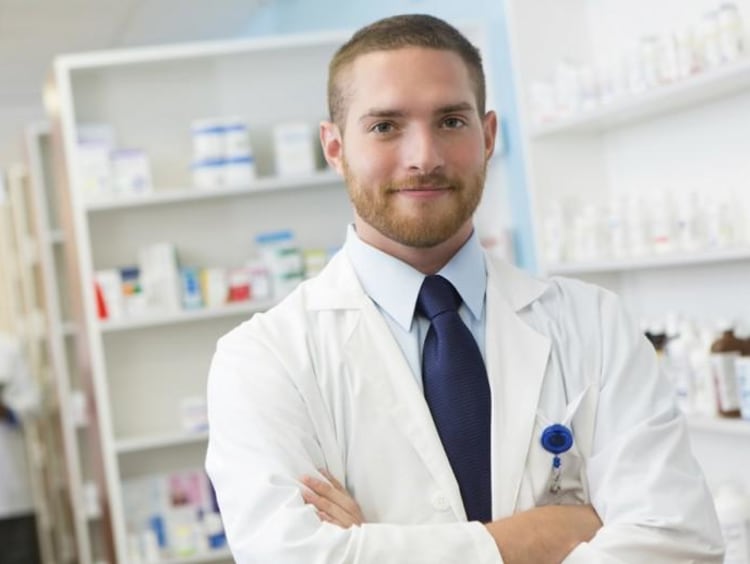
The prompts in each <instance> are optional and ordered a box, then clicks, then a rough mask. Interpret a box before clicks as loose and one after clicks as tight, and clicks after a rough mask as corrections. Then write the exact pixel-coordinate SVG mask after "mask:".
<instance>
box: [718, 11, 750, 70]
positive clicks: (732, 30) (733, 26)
mask: <svg viewBox="0 0 750 564" xmlns="http://www.w3.org/2000/svg"><path fill="white" fill-rule="evenodd" d="M717 21H718V37H719V52H720V53H721V58H722V60H723V61H724V62H725V63H727V62H732V61H735V60H737V59H738V58H739V57H740V55H741V54H742V49H743V44H742V36H743V34H744V30H743V29H742V18H741V17H740V12H739V10H738V9H737V5H736V4H735V3H734V2H724V3H723V4H722V5H721V6H720V7H719V11H718V16H717Z"/></svg>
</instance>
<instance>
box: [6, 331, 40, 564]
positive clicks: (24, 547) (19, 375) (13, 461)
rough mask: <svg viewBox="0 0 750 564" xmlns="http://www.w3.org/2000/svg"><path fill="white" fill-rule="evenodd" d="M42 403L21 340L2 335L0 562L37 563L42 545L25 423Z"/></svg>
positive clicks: (7, 563) (15, 563)
mask: <svg viewBox="0 0 750 564" xmlns="http://www.w3.org/2000/svg"><path fill="white" fill-rule="evenodd" d="M38 403H39V394H38V390H37V387H36V385H35V383H34V381H33V379H32V377H31V374H29V370H28V368H27V366H26V362H25V361H24V358H23V356H22V354H21V348H20V346H19V344H18V342H17V340H15V339H13V338H12V337H10V336H8V335H4V334H3V333H0V554H2V556H1V557H0V561H2V563H3V564H37V563H38V562H39V545H38V540H37V532H36V519H35V517H34V504H33V501H32V497H31V487H30V483H29V468H28V465H27V461H26V447H25V443H24V438H23V427H22V424H23V421H24V419H25V418H26V417H28V416H29V415H30V414H32V413H33V412H34V410H35V409H36V408H37V406H38Z"/></svg>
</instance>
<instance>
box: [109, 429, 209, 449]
mask: <svg viewBox="0 0 750 564" xmlns="http://www.w3.org/2000/svg"><path fill="white" fill-rule="evenodd" d="M207 440H208V432H207V431H204V432H200V433H171V434H168V435H156V436H152V437H137V438H132V439H122V440H119V441H117V442H116V443H115V450H116V451H117V452H118V453H120V454H125V453H130V452H141V451H144V450H153V449H160V448H165V447H172V446H181V445H189V444H193V443H202V442H205V441H207Z"/></svg>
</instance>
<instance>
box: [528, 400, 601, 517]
mask: <svg viewBox="0 0 750 564" xmlns="http://www.w3.org/2000/svg"><path fill="white" fill-rule="evenodd" d="M587 392H588V388H587V389H585V390H584V391H583V392H581V393H580V394H579V395H578V396H577V397H576V398H574V400H573V401H571V402H570V403H568V404H567V405H566V406H565V408H564V410H562V409H561V410H555V411H556V412H555V413H545V412H543V411H542V410H541V409H540V410H539V411H538V412H537V415H536V420H535V422H534V434H533V439H532V444H531V447H530V449H529V458H528V464H527V480H526V481H525V487H526V492H522V494H524V493H525V495H522V499H521V500H519V501H521V502H523V497H526V498H527V499H526V503H525V504H524V505H527V506H528V507H532V506H540V505H579V504H584V503H588V502H589V496H588V487H587V479H586V464H585V459H584V456H583V454H582V451H585V450H586V449H583V448H582V446H583V445H581V444H579V441H578V437H577V436H576V429H577V428H578V427H580V426H584V427H585V422H584V421H583V419H585V417H588V416H589V413H588V410H587V409H586V407H582V406H585V405H586V404H587V402H586V401H584V400H585V398H586V396H587ZM560 407H562V406H560ZM554 424H560V425H563V426H564V427H565V428H566V429H568V430H569V431H570V432H571V435H572V439H573V442H572V445H571V446H570V448H569V449H568V450H566V451H565V452H562V453H560V454H558V455H557V456H558V457H559V462H558V463H557V464H556V462H555V457H556V455H555V453H554V452H550V451H549V450H547V449H546V448H545V447H544V446H543V444H542V435H543V434H544V432H545V430H546V429H549V428H550V427H551V426H552V425H554ZM581 438H582V440H586V439H585V438H584V437H583V436H582V437H581ZM528 498H531V499H528Z"/></svg>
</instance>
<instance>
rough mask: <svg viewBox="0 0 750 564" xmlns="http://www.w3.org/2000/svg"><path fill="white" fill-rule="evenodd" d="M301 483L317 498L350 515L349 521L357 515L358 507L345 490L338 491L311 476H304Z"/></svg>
mask: <svg viewBox="0 0 750 564" xmlns="http://www.w3.org/2000/svg"><path fill="white" fill-rule="evenodd" d="M302 481H303V483H304V484H305V485H306V486H307V487H308V488H310V489H311V490H312V491H314V492H315V493H316V494H318V495H319V496H321V497H323V498H325V499H327V500H328V501H330V502H332V503H333V504H335V505H336V506H338V507H339V508H340V509H342V510H344V511H345V512H346V513H348V514H349V515H350V518H351V519H354V516H355V515H357V514H358V513H359V506H358V505H357V502H356V501H354V499H353V498H352V496H350V495H349V492H347V491H346V490H345V489H342V490H338V489H336V488H335V487H334V486H332V485H331V484H329V483H328V482H325V481H323V480H319V479H317V478H314V477H312V476H304V477H303V479H302Z"/></svg>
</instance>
